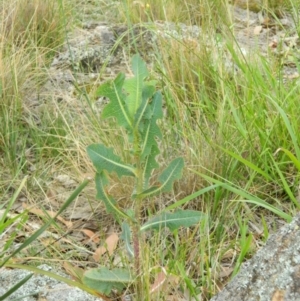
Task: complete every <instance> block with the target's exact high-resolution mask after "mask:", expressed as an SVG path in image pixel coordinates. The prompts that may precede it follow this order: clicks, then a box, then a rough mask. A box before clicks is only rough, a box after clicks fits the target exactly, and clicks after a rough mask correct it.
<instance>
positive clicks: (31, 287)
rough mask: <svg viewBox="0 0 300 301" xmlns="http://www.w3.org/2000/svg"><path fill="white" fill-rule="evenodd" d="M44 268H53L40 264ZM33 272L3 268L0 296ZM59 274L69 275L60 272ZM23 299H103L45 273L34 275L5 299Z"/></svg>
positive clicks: (87, 300) (71, 300) (54, 300)
mask: <svg viewBox="0 0 300 301" xmlns="http://www.w3.org/2000/svg"><path fill="white" fill-rule="evenodd" d="M39 268H40V269H43V270H48V271H49V270H51V267H49V266H47V265H45V264H44V265H42V266H39ZM30 273H31V272H28V271H25V270H19V269H13V270H10V269H6V268H4V269H1V272H0V298H1V296H2V295H3V294H5V293H6V292H7V291H8V290H9V289H10V288H11V287H13V286H14V285H15V284H17V283H18V282H20V281H21V280H22V279H24V278H25V277H26V276H27V275H29V274H30ZM54 273H55V272H54ZM58 274H60V275H63V276H64V277H68V276H67V275H64V274H62V273H61V272H58ZM18 298H19V300H23V301H40V300H47V301H99V300H100V301H101V299H99V298H96V297H94V296H92V295H90V294H88V293H86V292H84V291H82V290H80V289H79V288H76V287H71V286H69V285H67V284H65V283H63V282H60V281H57V280H55V279H52V278H50V277H47V276H44V275H37V274H35V275H33V277H31V278H30V279H29V280H28V281H27V282H26V283H25V284H24V285H23V286H22V287H20V288H19V289H18V290H17V291H16V292H14V293H13V294H12V295H11V296H9V297H8V298H6V299H5V300H8V301H10V300H16V299H18Z"/></svg>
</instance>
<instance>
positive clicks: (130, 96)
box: [123, 54, 149, 118]
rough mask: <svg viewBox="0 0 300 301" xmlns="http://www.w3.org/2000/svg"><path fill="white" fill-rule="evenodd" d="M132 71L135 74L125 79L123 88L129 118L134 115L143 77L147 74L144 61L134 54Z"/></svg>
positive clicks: (139, 98)
mask: <svg viewBox="0 0 300 301" xmlns="http://www.w3.org/2000/svg"><path fill="white" fill-rule="evenodd" d="M131 64H132V71H133V74H134V75H135V76H134V77H132V78H129V79H127V80H125V82H124V85H123V88H124V90H125V91H126V95H127V97H126V104H127V108H128V112H129V114H130V116H131V118H133V117H134V115H135V113H136V112H137V110H138V108H139V107H140V105H141V102H142V92H143V84H144V79H145V78H146V77H147V76H148V75H149V73H148V70H147V66H146V63H145V62H144V61H143V60H142V58H141V57H140V56H139V55H138V54H135V55H134V56H133V57H132V60H131Z"/></svg>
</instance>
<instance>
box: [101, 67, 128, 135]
mask: <svg viewBox="0 0 300 301" xmlns="http://www.w3.org/2000/svg"><path fill="white" fill-rule="evenodd" d="M124 81H125V75H124V74H123V73H120V74H118V76H117V77H116V78H115V79H114V80H113V81H112V82H106V83H104V84H103V85H101V86H100V87H99V88H98V90H97V96H105V97H107V98H109V100H110V101H109V103H108V104H107V105H106V106H105V107H104V109H103V112H102V115H101V116H102V118H109V117H115V118H116V119H117V122H118V124H119V125H120V126H123V127H124V128H126V129H127V130H129V131H130V130H131V131H132V129H133V116H131V115H130V113H129V111H128V108H127V104H126V102H125V100H126V95H125V94H124V93H123V91H122V90H123V85H124Z"/></svg>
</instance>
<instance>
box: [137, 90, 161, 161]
mask: <svg viewBox="0 0 300 301" xmlns="http://www.w3.org/2000/svg"><path fill="white" fill-rule="evenodd" d="M148 110H149V111H150V113H149V115H150V116H149V118H144V126H143V131H142V133H141V135H142V136H143V143H142V147H141V157H142V159H144V158H145V157H146V156H148V155H149V154H150V152H151V149H152V146H153V145H155V146H156V145H157V142H156V140H155V139H156V137H158V138H160V139H161V138H162V134H161V131H160V128H159V127H158V125H157V124H156V121H157V119H160V118H162V117H163V111H162V96H161V93H160V92H156V93H155V94H154V96H153V99H152V102H151V104H149V105H148Z"/></svg>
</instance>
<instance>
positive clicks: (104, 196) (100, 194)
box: [95, 172, 131, 219]
mask: <svg viewBox="0 0 300 301" xmlns="http://www.w3.org/2000/svg"><path fill="white" fill-rule="evenodd" d="M95 182H96V189H97V196H96V197H97V199H99V200H101V201H103V202H104V204H105V207H106V211H107V212H108V213H112V214H114V215H115V217H116V218H118V217H120V216H122V217H124V218H126V219H131V218H130V217H129V216H128V215H127V214H126V213H125V212H124V211H122V210H121V209H120V208H119V207H118V206H117V205H116V201H115V200H114V198H113V197H112V196H111V195H109V194H108V193H107V192H106V190H105V186H106V185H107V184H108V179H107V177H106V176H105V174H104V173H103V172H100V173H98V172H97V173H96V176H95Z"/></svg>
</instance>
